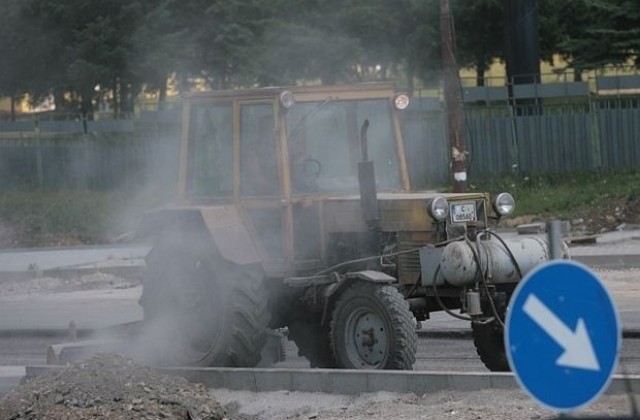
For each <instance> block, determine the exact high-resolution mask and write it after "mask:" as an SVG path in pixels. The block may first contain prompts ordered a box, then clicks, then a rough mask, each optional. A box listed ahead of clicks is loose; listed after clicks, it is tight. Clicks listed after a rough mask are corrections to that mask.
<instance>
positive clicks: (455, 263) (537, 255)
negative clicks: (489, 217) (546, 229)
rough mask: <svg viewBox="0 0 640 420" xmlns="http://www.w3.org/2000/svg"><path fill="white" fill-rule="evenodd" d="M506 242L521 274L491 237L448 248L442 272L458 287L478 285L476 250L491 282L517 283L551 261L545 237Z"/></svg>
mask: <svg viewBox="0 0 640 420" xmlns="http://www.w3.org/2000/svg"><path fill="white" fill-rule="evenodd" d="M504 242H505V244H506V246H507V247H508V248H509V250H510V251H511V254H513V257H514V259H515V261H516V262H517V264H518V267H519V268H520V273H518V270H517V269H516V267H515V265H514V264H513V261H512V259H511V257H510V255H509V252H508V251H507V249H506V248H505V246H504V245H503V244H502V242H500V241H499V240H497V239H495V238H493V237H491V239H489V240H478V241H476V242H466V241H460V242H453V243H451V244H449V245H447V246H446V247H445V249H444V251H443V253H442V258H441V260H440V270H441V273H442V275H443V277H444V279H445V281H446V282H447V283H449V284H451V285H454V286H458V287H464V286H469V285H472V284H473V283H474V282H475V280H476V273H477V271H478V264H477V262H476V259H475V257H474V252H473V251H474V249H475V251H476V253H477V255H478V257H479V260H480V267H481V268H482V271H483V272H484V274H485V277H486V278H487V279H488V280H489V282H490V283H517V282H518V281H519V280H520V279H521V278H520V274H522V276H524V275H526V274H527V273H528V272H529V271H531V270H532V269H534V268H535V267H537V266H538V265H540V264H542V263H545V262H547V261H549V252H548V250H549V245H548V242H547V241H546V240H545V239H543V238H539V237H527V238H524V239H520V240H505V241H504ZM472 247H473V248H472ZM565 255H567V253H566V252H565Z"/></svg>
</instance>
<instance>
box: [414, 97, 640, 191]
mask: <svg viewBox="0 0 640 420" xmlns="http://www.w3.org/2000/svg"><path fill="white" fill-rule="evenodd" d="M416 102H417V103H416V104H414V105H413V107H412V110H411V112H412V114H411V115H410V118H408V120H407V124H406V125H407V127H406V128H405V133H406V134H405V136H406V141H407V142H408V143H409V144H410V147H409V148H408V149H409V151H410V153H409V155H408V156H409V166H410V168H411V175H412V181H413V184H414V185H415V186H417V187H425V186H432V185H438V184H442V183H446V182H447V180H448V178H449V176H450V175H449V164H448V161H449V155H448V153H449V151H448V140H447V136H446V121H445V115H444V113H443V112H442V110H441V109H437V107H435V106H434V104H433V101H432V100H429V101H428V102H429V104H428V105H425V104H424V103H423V102H424V101H423V100H418V101H416ZM465 125H466V130H465V133H466V140H467V145H468V149H469V163H468V170H469V173H470V176H471V177H473V176H482V175H486V174H504V173H509V172H516V173H521V174H529V173H538V174H539V173H544V172H555V173H562V172H571V171H593V170H598V169H602V168H635V167H639V166H640V99H639V98H634V97H611V98H596V97H589V98H585V99H584V100H580V101H573V102H567V103H557V104H553V103H549V104H547V103H543V105H540V103H538V104H535V105H520V106H510V105H508V104H502V105H500V106H478V105H467V107H466V110H465Z"/></svg>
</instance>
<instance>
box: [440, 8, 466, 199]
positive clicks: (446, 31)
mask: <svg viewBox="0 0 640 420" xmlns="http://www.w3.org/2000/svg"><path fill="white" fill-rule="evenodd" d="M440 31H441V36H442V66H443V72H444V102H445V109H446V112H447V122H448V127H449V143H450V144H451V160H452V162H451V171H452V173H453V192H465V191H466V190H467V162H466V161H467V147H466V144H465V141H464V123H463V120H462V95H461V93H460V80H459V74H458V66H457V65H456V57H455V40H454V28H453V16H452V15H451V5H450V0H440Z"/></svg>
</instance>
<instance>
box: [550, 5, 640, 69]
mask: <svg viewBox="0 0 640 420" xmlns="http://www.w3.org/2000/svg"><path fill="white" fill-rule="evenodd" d="M564 12H565V13H567V14H568V15H570V16H572V19H571V20H567V22H566V23H565V25H566V27H565V28H564V31H563V32H564V39H562V40H561V41H560V42H559V43H558V49H559V50H560V51H561V52H563V53H565V55H566V56H567V57H569V58H570V59H571V61H572V64H573V65H574V66H575V67H577V68H580V69H594V68H598V67H600V66H602V65H604V64H624V63H625V62H626V61H627V60H628V59H629V58H633V59H634V60H635V62H636V65H638V64H640V61H638V54H637V52H638V49H639V48H640V29H639V28H638V22H639V21H640V3H638V2H637V1H634V0H622V1H621V0H571V1H568V2H566V5H565V10H564ZM569 22H570V23H569Z"/></svg>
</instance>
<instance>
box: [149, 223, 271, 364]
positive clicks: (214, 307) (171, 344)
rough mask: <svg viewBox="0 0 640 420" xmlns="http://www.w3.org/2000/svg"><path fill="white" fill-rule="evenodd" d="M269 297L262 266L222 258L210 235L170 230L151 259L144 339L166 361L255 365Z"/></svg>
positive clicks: (262, 334)
mask: <svg viewBox="0 0 640 420" xmlns="http://www.w3.org/2000/svg"><path fill="white" fill-rule="evenodd" d="M267 299H268V296H267V291H266V288H265V285H264V284H263V275H262V269H261V267H259V266H239V265H235V264H233V263H230V262H228V261H226V260H224V259H222V258H221V257H219V256H218V255H217V252H216V251H215V249H214V247H213V243H212V241H210V240H209V238H207V237H202V236H199V237H197V238H193V237H189V236H188V235H185V234H184V233H174V234H172V235H165V236H163V237H162V238H161V239H160V240H159V242H158V243H157V244H156V246H155V247H154V248H153V249H152V251H151V252H150V254H149V255H148V257H147V273H146V276H145V280H144V285H143V294H142V297H141V299H140V303H141V305H142V308H143V311H144V325H145V330H144V331H145V333H146V337H145V338H146V339H148V340H150V341H151V342H154V343H157V345H156V346H154V352H156V353H157V357H156V359H158V361H159V362H162V363H180V364H188V365H198V366H229V367H253V366H255V365H256V364H257V363H258V362H259V361H260V351H261V349H262V347H263V346H264V345H265V343H266V338H267V325H268V322H269V312H268V310H267Z"/></svg>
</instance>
